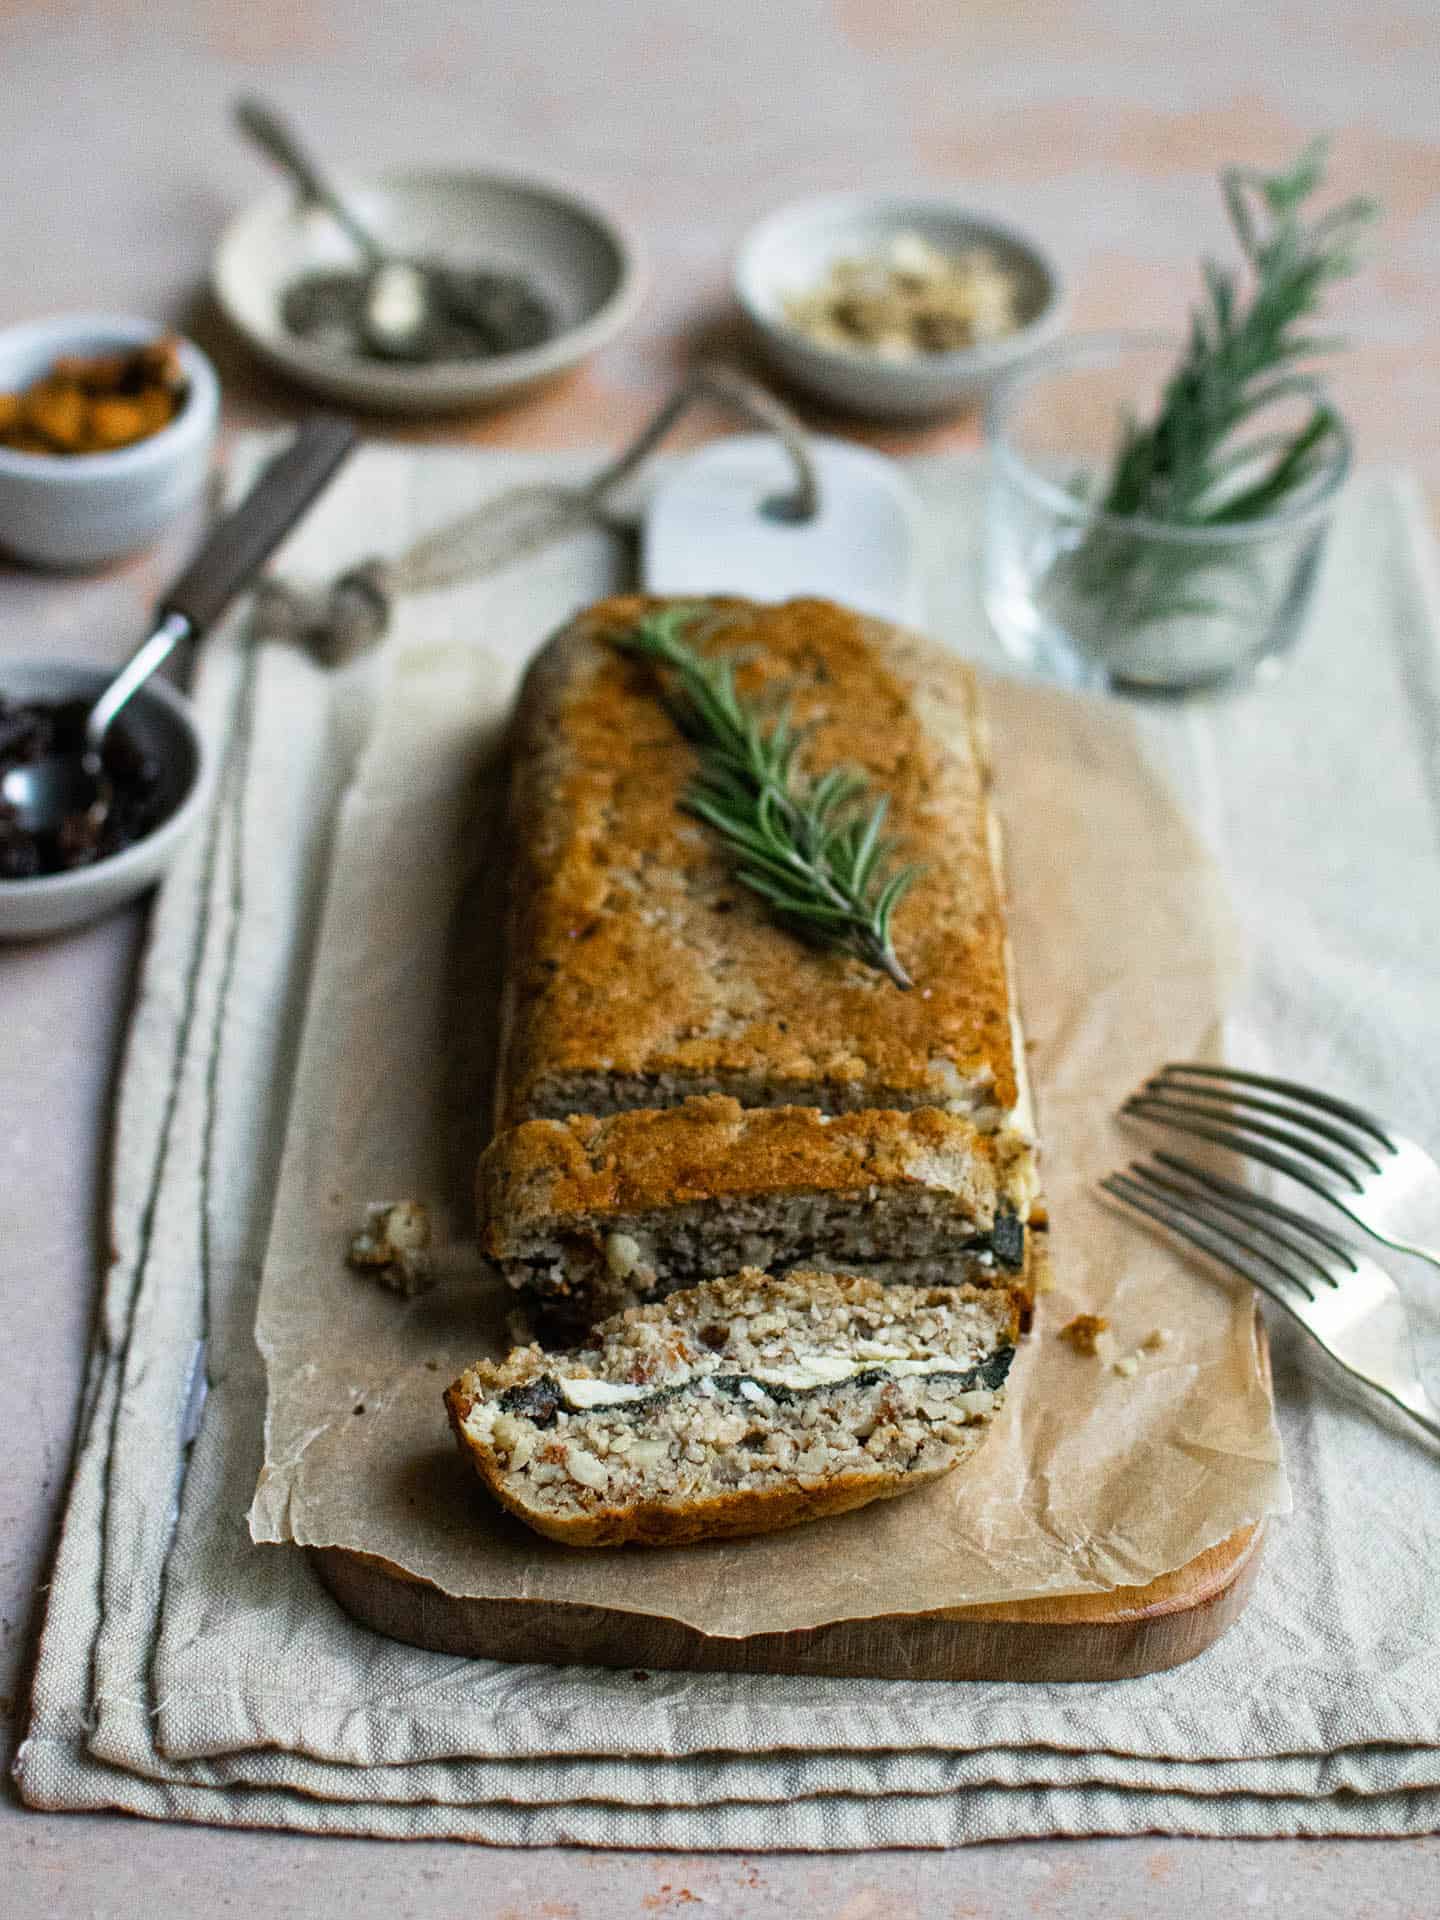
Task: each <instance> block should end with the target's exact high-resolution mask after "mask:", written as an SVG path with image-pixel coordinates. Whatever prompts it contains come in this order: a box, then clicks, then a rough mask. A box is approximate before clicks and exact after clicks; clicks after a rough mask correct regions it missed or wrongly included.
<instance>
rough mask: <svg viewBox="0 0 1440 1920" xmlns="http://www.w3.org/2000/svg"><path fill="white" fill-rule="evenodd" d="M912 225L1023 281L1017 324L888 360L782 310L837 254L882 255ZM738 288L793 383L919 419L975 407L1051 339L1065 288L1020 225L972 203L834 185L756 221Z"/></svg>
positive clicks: (773, 358)
mask: <svg viewBox="0 0 1440 1920" xmlns="http://www.w3.org/2000/svg"><path fill="white" fill-rule="evenodd" d="M902 233H916V234H919V235H920V236H921V237H922V238H923V239H925V240H927V241H929V242H930V244H931V245H932V246H934V247H936V248H938V249H939V250H940V251H941V252H944V253H960V252H963V251H964V249H965V248H967V247H974V246H985V247H988V248H989V249H990V251H991V252H992V253H993V254H994V255H996V256H997V258H998V259H999V260H1000V261H1001V263H1002V264H1003V265H1005V266H1007V267H1009V268H1010V269H1011V271H1012V272H1014V273H1015V275H1016V276H1017V278H1018V282H1019V302H1018V304H1019V311H1020V315H1021V324H1020V326H1019V327H1018V328H1017V329H1016V331H1015V332H1014V333H1009V334H1006V335H1005V336H1004V338H1003V339H999V340H987V341H985V342H983V343H982V344H980V345H978V346H974V347H963V348H960V349H957V350H956V351H954V352H950V353H931V354H925V355H921V356H917V357H916V358H915V359H913V360H886V359H882V358H881V357H880V356H879V355H878V354H875V353H872V352H870V351H868V350H867V349H865V348H863V347H855V348H845V347H831V346H822V345H820V344H819V343H818V342H816V341H814V340H811V339H809V338H808V337H807V336H806V335H805V334H803V333H801V332H800V330H799V329H798V328H796V327H794V326H792V325H791V323H790V322H789V321H788V320H787V319H786V317H785V303H786V300H787V298H789V297H791V296H793V295H794V294H797V293H803V292H806V291H808V290H809V289H810V288H812V287H814V286H815V285H817V283H819V282H821V281H823V280H824V278H825V276H826V274H827V273H828V271H829V269H830V267H831V265H832V264H833V263H834V262H835V261H836V260H840V259H846V258H855V257H861V258H863V257H864V256H866V255H868V254H875V253H883V252H885V251H886V250H887V249H888V247H889V244H890V242H891V241H893V240H894V239H895V238H896V237H897V235H899V234H902ZM734 288H735V294H736V298H737V299H738V300H739V302H740V305H741V307H742V308H743V310H744V312H745V314H746V317H747V318H748V320H749V322H750V324H751V326H752V328H753V329H754V331H755V334H756V336H757V338H758V340H759V342H760V345H761V348H762V350H763V351H764V353H765V355H766V357H767V358H768V359H769V360H770V362H771V364H772V365H773V366H774V367H775V368H776V370H777V371H778V372H779V373H780V374H781V375H783V376H784V378H785V379H787V380H789V381H791V382H792V383H793V384H794V385H795V386H797V387H800V388H803V389H804V390H805V391H806V392H808V393H811V394H814V395H815V396H816V397H817V398H819V399H821V400H824V401H827V402H829V404H830V405H832V406H835V407H838V408H840V409H841V410H842V411H844V412H846V413H853V414H857V415H861V416H864V417H866V418H869V419H874V420H896V421H912V422H917V423H918V422H923V421H927V420H936V419H942V418H944V417H945V416H946V415H947V414H953V413H958V412H959V411H960V410H961V409H962V408H965V407H968V406H973V405H974V404H976V403H977V402H978V401H979V400H980V399H982V398H983V396H984V395H985V393H986V391H987V390H988V389H989V387H990V385H991V384H992V382H993V381H995V380H996V379H997V378H998V377H999V376H1000V375H1001V374H1003V373H1008V372H1009V371H1010V369H1011V368H1012V367H1014V366H1016V365H1018V364H1019V362H1021V361H1022V360H1024V359H1026V358H1028V356H1029V355H1030V354H1032V353H1034V352H1035V351H1036V350H1037V349H1038V348H1040V347H1042V346H1044V345H1045V344H1046V342H1047V341H1050V340H1052V339H1054V337H1055V336H1056V334H1058V333H1059V331H1060V329H1061V328H1062V326H1063V325H1064V321H1065V296H1064V289H1063V287H1062V285H1061V280H1060V275H1059V272H1058V270H1057V268H1056V266H1055V264H1054V262H1053V261H1052V260H1051V259H1050V258H1049V256H1048V255H1047V254H1046V253H1045V252H1044V251H1043V249H1042V248H1041V247H1039V246H1038V245H1037V244H1036V242H1035V241H1033V240H1031V239H1030V238H1029V237H1028V236H1027V235H1025V234H1023V233H1021V232H1020V231H1019V230H1018V229H1017V228H1014V227H1010V226H1006V225H1004V224H1002V223H1001V222H1000V221H997V220H992V219H991V218H989V217H988V215H984V214H978V213H970V212H967V211H966V209H965V208H964V207H961V206H959V205H957V204H956V203H955V202H954V201H953V200H950V199H948V198H946V197H945V196H944V195H941V194H876V193H843V194H830V195H826V196H824V197H822V198H819V199H814V200H801V201H797V202H795V203H794V204H793V205H791V206H787V207H782V208H781V209H780V210H779V211H778V212H777V213H772V214H771V215H769V217H768V218H767V219H765V220H762V221H761V222H760V224H759V225H758V226H756V227H753V228H752V229H751V230H750V232H749V233H748V234H747V236H746V237H745V239H744V241H743V242H742V244H741V247H740V251H739V253H738V254H737V256H736V259H735V266H734Z"/></svg>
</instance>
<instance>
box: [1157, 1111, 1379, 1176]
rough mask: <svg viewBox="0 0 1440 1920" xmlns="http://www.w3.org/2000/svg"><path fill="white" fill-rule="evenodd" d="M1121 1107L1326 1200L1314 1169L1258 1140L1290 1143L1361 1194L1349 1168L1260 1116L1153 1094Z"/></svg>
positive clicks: (1290, 1145) (1302, 1138) (1323, 1151)
mask: <svg viewBox="0 0 1440 1920" xmlns="http://www.w3.org/2000/svg"><path fill="white" fill-rule="evenodd" d="M1120 1111H1121V1112H1122V1113H1129V1114H1133V1115H1135V1117H1136V1118H1137V1119H1141V1120H1149V1119H1155V1120H1162V1121H1163V1122H1164V1123H1165V1125H1166V1126H1170V1127H1178V1128H1179V1129H1180V1131H1181V1132H1182V1133H1194V1134H1198V1135H1199V1137H1200V1138H1201V1139H1202V1140H1214V1141H1215V1142H1216V1143H1217V1144H1218V1145H1220V1146H1222V1147H1230V1148H1232V1149H1233V1150H1234V1151H1235V1152H1236V1153H1240V1154H1249V1155H1250V1157H1251V1158H1252V1159H1256V1160H1264V1161H1265V1162H1266V1164H1267V1165H1268V1166H1272V1167H1275V1168H1277V1169H1278V1170H1279V1171H1280V1172H1281V1173H1288V1174H1291V1175H1292V1176H1293V1177H1294V1178H1295V1179H1297V1180H1303V1181H1304V1183H1305V1185H1306V1186H1308V1187H1310V1188H1311V1189H1312V1190H1313V1191H1314V1192H1316V1193H1319V1194H1322V1195H1324V1196H1325V1198H1327V1199H1328V1198H1330V1195H1329V1194H1328V1192H1327V1191H1326V1189H1325V1188H1324V1187H1323V1186H1321V1185H1320V1184H1319V1183H1318V1182H1317V1181H1316V1179H1315V1176H1314V1174H1313V1172H1306V1171H1305V1170H1303V1163H1302V1162H1297V1161H1295V1160H1293V1159H1292V1158H1291V1157H1290V1156H1289V1155H1288V1154H1280V1153H1276V1152H1275V1151H1274V1149H1273V1148H1270V1149H1267V1148H1264V1147H1263V1146H1262V1144H1261V1143H1262V1141H1265V1140H1274V1141H1277V1142H1279V1144H1280V1145H1281V1146H1285V1147H1292V1148H1293V1149H1294V1150H1295V1152H1296V1153H1301V1154H1304V1156H1305V1158H1306V1159H1307V1160H1310V1161H1311V1162H1313V1163H1314V1164H1315V1165H1316V1166H1321V1167H1325V1168H1328V1170H1329V1171H1330V1172H1331V1173H1333V1174H1334V1175H1335V1177H1336V1179H1337V1180H1343V1181H1344V1182H1345V1185H1346V1186H1347V1187H1348V1188H1349V1189H1350V1191H1351V1192H1352V1193H1363V1192H1364V1188H1363V1187H1362V1185H1361V1183H1360V1181H1359V1179H1358V1178H1357V1177H1356V1176H1355V1174H1353V1173H1352V1172H1351V1171H1350V1169H1349V1168H1348V1167H1346V1166H1344V1165H1343V1164H1342V1163H1341V1162H1340V1161H1339V1160H1336V1159H1335V1158H1334V1157H1333V1155H1331V1154H1328V1153H1327V1152H1326V1151H1325V1149H1324V1148H1323V1147H1318V1146H1316V1145H1315V1144H1314V1143H1313V1142H1312V1141H1309V1140H1307V1139H1306V1138H1305V1137H1304V1135H1303V1134H1298V1133H1291V1132H1290V1131H1289V1130H1288V1128H1285V1127H1272V1126H1269V1125H1267V1124H1266V1122H1265V1121H1263V1120H1245V1119H1242V1118H1238V1117H1237V1116H1236V1115H1235V1114H1233V1113H1232V1112H1231V1110H1230V1109H1229V1108H1228V1107H1210V1106H1204V1105H1202V1104H1200V1103H1198V1102H1193V1101H1181V1100H1169V1099H1165V1098H1162V1097H1161V1096H1160V1095H1158V1094H1148V1093H1136V1094H1132V1095H1131V1096H1130V1098H1129V1099H1128V1100H1127V1101H1126V1102H1125V1104H1124V1106H1123V1107H1122V1108H1121V1109H1120ZM1209 1121H1228V1122H1229V1123H1230V1124H1229V1125H1228V1126H1211V1125H1207V1124H1206V1123H1207V1122H1209ZM1256 1136H1258V1138H1257V1137H1256Z"/></svg>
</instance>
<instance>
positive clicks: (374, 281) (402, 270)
mask: <svg viewBox="0 0 1440 1920" xmlns="http://www.w3.org/2000/svg"><path fill="white" fill-rule="evenodd" d="M235 120H236V123H237V124H238V126H239V127H240V129H241V131H242V132H243V133H245V134H248V135H249V137H250V139H252V140H253V141H254V142H255V144H256V145H257V146H258V147H260V148H261V149H263V151H264V152H265V153H266V154H268V155H269V157H270V158H271V159H272V160H273V161H274V162H275V163H276V165H277V166H279V167H281V168H283V170H284V171H285V172H286V173H288V174H289V175H290V176H291V178H292V179H293V180H295V182H296V183H297V184H298V186H299V187H300V190H301V191H302V193H304V194H305V195H306V197H307V198H308V199H310V200H313V201H314V202H315V203H316V205H317V206H322V207H324V208H325V210H326V212H327V213H328V214H329V215H330V216H331V218H332V219H333V220H334V221H335V222H336V224H337V225H338V226H340V227H342V228H343V229H344V231H345V232H346V233H347V234H348V235H349V237H350V239H351V240H352V241H353V242H354V244H355V245H356V247H358V248H359V250H360V253H361V255H362V256H363V258H364V260H365V263H366V267H367V275H366V280H365V291H364V298H363V301H362V303H361V309H360V332H361V337H362V339H363V340H364V342H365V345H366V346H367V347H368V348H369V349H370V351H371V352H372V353H375V354H378V355H380V356H381V357H383V358H384V359H387V360H420V359H424V358H425V357H426V354H427V351H428V348H429V343H430V341H431V340H432V339H433V338H434V335H435V332H436V326H437V321H438V319H439V317H440V315H441V313H442V311H443V309H444V307H445V305H446V290H445V288H444V285H443V284H442V281H441V277H440V276H439V275H438V274H437V273H436V272H434V271H433V270H432V269H428V268H426V267H424V266H422V265H420V264H419V263H418V262H416V261H414V260H401V259H398V258H396V257H395V256H394V255H393V254H389V253H387V252H386V251H385V249H384V248H383V247H382V246H381V245H380V242H379V241H378V240H377V239H376V238H375V236H374V234H373V233H371V232H370V230H369V228H368V227H367V226H366V225H365V223H364V222H363V221H362V220H360V219H359V218H358V217H357V215H356V213H355V210H354V208H353V207H352V206H350V204H349V203H348V201H346V200H345V199H344V197H343V196H342V195H341V194H340V193H339V192H338V191H337V190H336V188H335V186H334V184H333V183H332V182H331V181H330V180H329V179H328V178H327V177H326V176H325V174H324V173H322V172H321V170H320V168H319V167H318V166H317V164H316V163H315V161H314V159H313V158H312V156H311V155H310V154H309V153H308V152H307V151H306V149H305V148H304V147H303V146H302V145H301V142H300V137H299V135H298V134H297V133H296V131H295V129H294V127H293V126H292V125H291V124H290V122H289V121H288V120H287V119H285V117H284V116H283V115H282V114H281V113H279V112H277V111H276V109H275V108H274V107H271V106H268V105H267V104H266V103H265V102H264V101H263V100H257V99H256V98H255V97H254V96H253V95H252V94H246V95H243V96H242V97H241V98H240V99H239V100H237V101H236V102H235Z"/></svg>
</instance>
